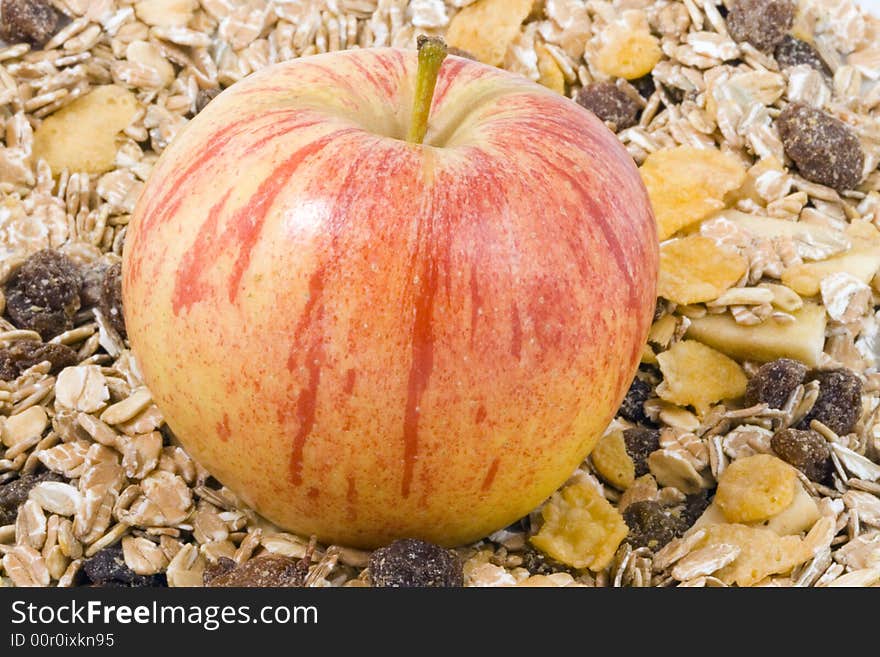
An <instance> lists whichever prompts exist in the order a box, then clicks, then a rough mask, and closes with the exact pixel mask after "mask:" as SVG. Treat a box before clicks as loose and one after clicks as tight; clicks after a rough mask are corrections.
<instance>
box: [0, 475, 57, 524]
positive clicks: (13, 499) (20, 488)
mask: <svg viewBox="0 0 880 657" xmlns="http://www.w3.org/2000/svg"><path fill="white" fill-rule="evenodd" d="M42 481H64V478H63V477H62V476H61V475H58V474H55V473H54V472H49V471H46V472H41V473H40V474H36V475H33V474H24V475H21V476H20V477H19V478H18V479H13V480H12V481H9V482H7V483H5V484H2V485H0V525H10V524H12V523H14V522H15V516H16V515H18V507H19V506H21V505H22V504H24V503H25V502H26V501H27V498H28V495H29V494H30V492H31V489H32V488H33V487H34V486H36V485H37V484H39V483H40V482H42Z"/></svg>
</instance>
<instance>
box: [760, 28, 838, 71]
mask: <svg viewBox="0 0 880 657" xmlns="http://www.w3.org/2000/svg"><path fill="white" fill-rule="evenodd" d="M773 54H774V56H775V57H776V61H777V62H779V68H783V69H785V68H789V67H791V66H801V65H806V66H810V67H812V68H814V69H816V70H817V71H819V72H820V73H824V74H826V75H828V74H829V73H830V70H829V69H828V65H827V64H826V63H825V61H824V60H823V59H822V56H821V55H820V54H819V52H818V51H817V50H816V49H815V48H814V47H813V46H812V45H810V44H809V43H808V42H806V41H801V40H800V39H798V38H797V37H794V36H791V35H790V34H786V35H785V36H784V37H783V38H782V41H780V42H779V44H777V46H776V50H774V53H773Z"/></svg>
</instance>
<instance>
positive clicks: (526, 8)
mask: <svg viewBox="0 0 880 657" xmlns="http://www.w3.org/2000/svg"><path fill="white" fill-rule="evenodd" d="M531 11H532V0H477V2H475V3H473V4H471V5H468V6H467V7H465V8H464V9H462V10H461V11H460V12H458V13H457V14H456V15H455V16H454V17H453V19H452V21H451V22H450V23H449V29H448V30H447V32H446V43H448V44H449V45H450V46H452V47H453V48H460V49H461V50H464V51H466V52H469V53H470V54H472V55H473V56H474V57H476V58H477V59H478V60H480V61H481V62H483V63H484V64H489V65H491V66H500V65H501V63H502V62H503V61H504V55H505V54H506V53H507V49H508V48H509V47H510V44H512V43H513V42H514V41H515V40H516V38H517V37H518V36H519V33H520V29H519V28H520V26H521V25H522V24H523V21H525V19H526V18H527V17H528V15H529V14H530V13H531Z"/></svg>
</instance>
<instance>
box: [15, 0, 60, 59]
mask: <svg viewBox="0 0 880 657" xmlns="http://www.w3.org/2000/svg"><path fill="white" fill-rule="evenodd" d="M60 25H61V14H59V13H58V12H57V11H56V10H55V8H54V7H53V6H52V5H51V4H50V3H49V2H46V0H3V2H2V4H0V40H3V41H6V42H7V43H10V44H13V43H20V42H27V43H29V44H31V45H32V46H34V47H35V48H42V47H43V46H44V45H45V44H46V42H47V41H48V40H49V39H51V38H52V35H54V34H55V32H57V31H58V28H59V27H60Z"/></svg>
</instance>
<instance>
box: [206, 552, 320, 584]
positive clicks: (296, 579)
mask: <svg viewBox="0 0 880 657" xmlns="http://www.w3.org/2000/svg"><path fill="white" fill-rule="evenodd" d="M227 561H229V560H227ZM310 562H311V557H308V558H306V559H291V558H289V557H282V556H277V555H274V554H268V555H265V556H259V557H256V558H255V559H251V560H249V561H245V562H244V563H243V564H241V565H237V566H236V565H235V562H233V567H232V568H229V564H228V563H222V564H218V568H219V569H227V568H228V570H225V572H221V573H220V574H216V575H214V576H211V575H209V574H208V572H207V571H206V573H205V575H204V577H205V583H206V584H207V585H208V586H222V587H229V588H242V587H261V588H269V587H273V588H279V587H291V586H303V585H304V584H305V581H306V576H307V575H308V574H309V563H310ZM208 577H211V578H210V579H208Z"/></svg>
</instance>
